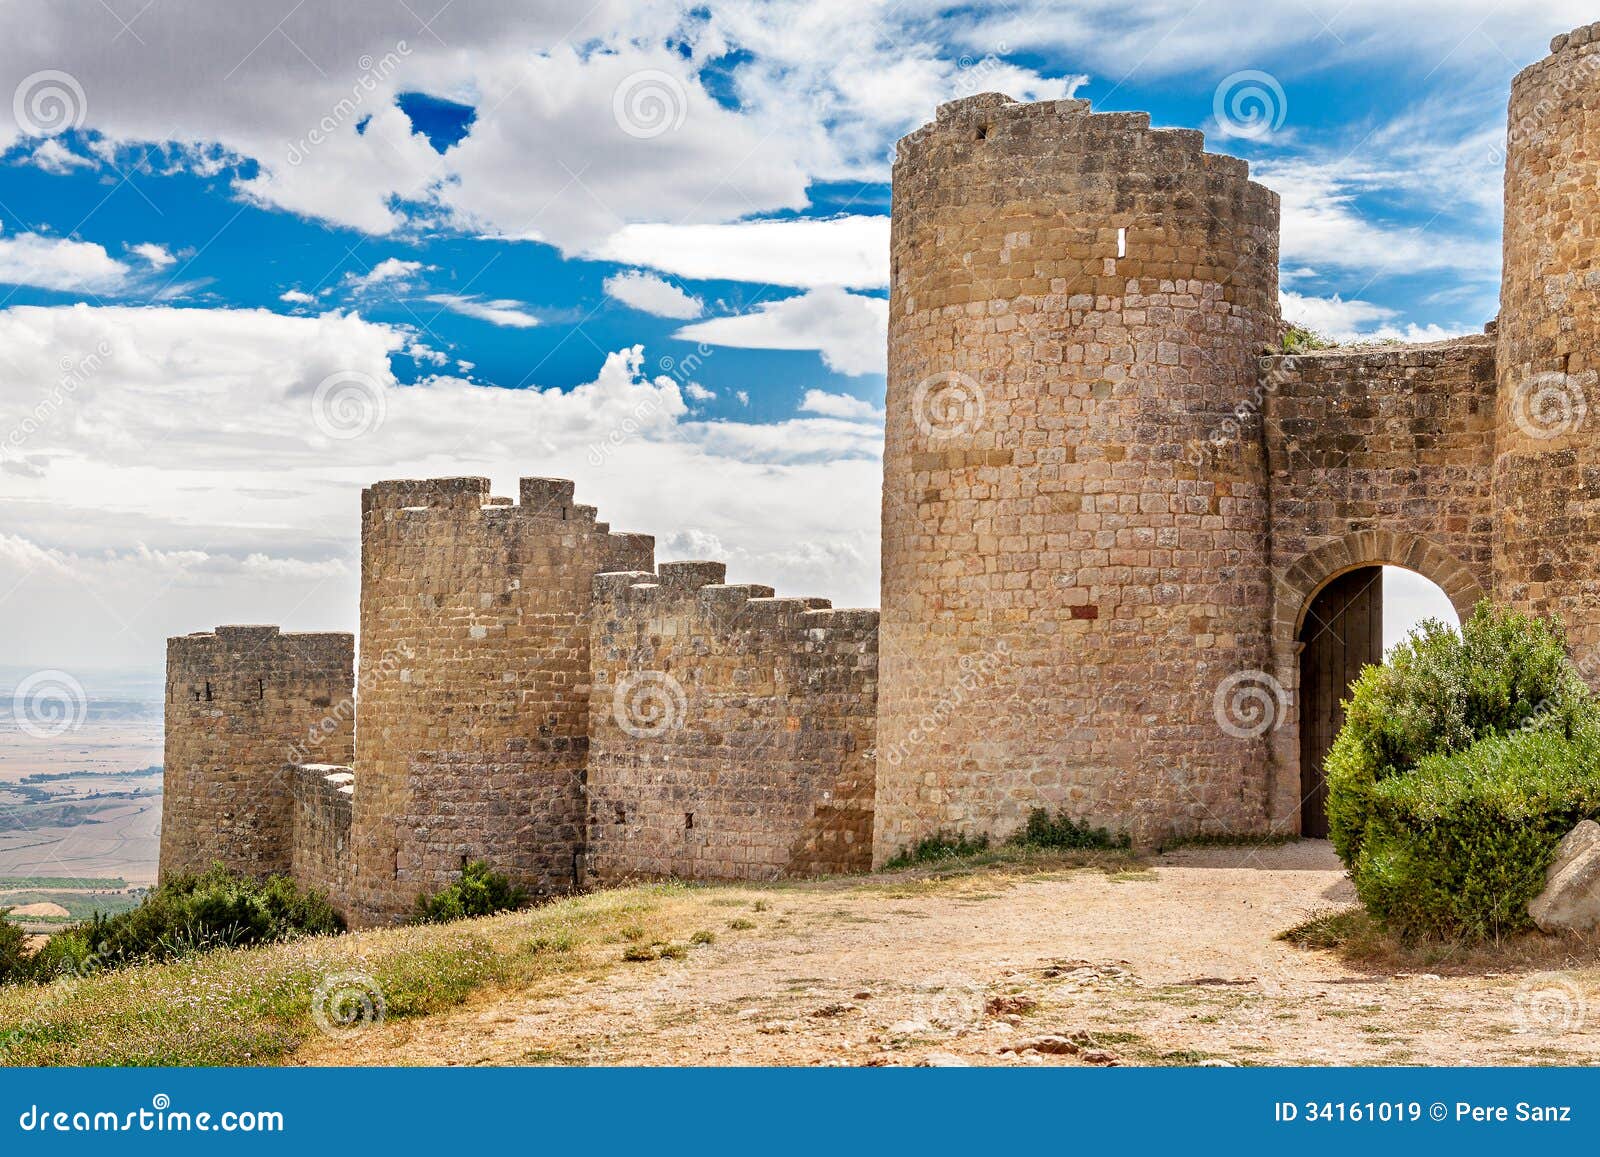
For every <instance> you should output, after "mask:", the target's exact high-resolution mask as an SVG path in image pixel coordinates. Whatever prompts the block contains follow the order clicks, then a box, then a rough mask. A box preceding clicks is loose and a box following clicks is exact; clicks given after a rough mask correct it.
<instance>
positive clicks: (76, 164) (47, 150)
mask: <svg viewBox="0 0 1600 1157" xmlns="http://www.w3.org/2000/svg"><path fill="white" fill-rule="evenodd" d="M28 161H29V163H31V164H33V165H35V166H37V167H38V168H41V169H43V170H44V171H45V172H47V173H54V174H56V175H57V176H60V175H61V174H63V173H70V172H72V170H73V169H92V168H94V162H93V161H91V160H90V159H89V158H88V157H80V156H79V155H78V154H77V153H75V152H73V151H72V150H71V149H69V148H67V147H66V146H65V145H63V144H62V143H61V142H60V141H58V140H56V138H55V137H46V138H45V139H44V140H42V141H40V142H39V143H38V145H36V146H35V147H34V150H33V152H31V153H29V154H28Z"/></svg>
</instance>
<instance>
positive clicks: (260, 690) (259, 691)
mask: <svg viewBox="0 0 1600 1157" xmlns="http://www.w3.org/2000/svg"><path fill="white" fill-rule="evenodd" d="M266 697H267V681H266V680H265V679H257V680H256V698H257V699H265V698H266Z"/></svg>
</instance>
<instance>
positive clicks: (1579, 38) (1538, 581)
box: [1494, 24, 1600, 671]
mask: <svg viewBox="0 0 1600 1157" xmlns="http://www.w3.org/2000/svg"><path fill="white" fill-rule="evenodd" d="M1550 47H1551V55H1550V56H1548V57H1546V58H1545V59H1544V60H1542V61H1540V62H1539V63H1537V64H1534V65H1530V66H1529V67H1528V68H1525V69H1523V71H1522V72H1520V73H1519V74H1518V75H1517V77H1516V79H1515V80H1513V81H1512V84H1511V102H1510V108H1509V131H1508V134H1507V146H1506V202H1505V205H1506V211H1505V233H1504V241H1503V264H1504V271H1503V282H1502V289H1501V294H1500V323H1499V349H1498V365H1499V387H1500V397H1499V422H1498V426H1497V447H1496V448H1497V452H1498V457H1497V459H1496V463H1495V473H1494V497H1495V524H1494V585H1495V589H1496V592H1497V594H1498V595H1499V597H1501V598H1502V599H1504V600H1505V601H1507V602H1510V603H1512V604H1514V605H1517V606H1520V607H1522V608H1523V609H1525V610H1530V611H1535V612H1538V613H1541V614H1549V613H1558V614H1560V615H1561V616H1562V617H1563V618H1564V619H1565V620H1566V623H1567V629H1568V636H1569V639H1570V640H1571V643H1572V645H1573V648H1574V650H1575V651H1576V652H1577V653H1579V655H1580V657H1582V658H1583V659H1584V660H1585V663H1584V666H1585V667H1586V668H1587V669H1589V670H1591V671H1592V670H1600V662H1597V661H1596V660H1597V658H1600V574H1597V572H1596V566H1595V559H1596V558H1597V557H1600V372H1597V371H1600V361H1597V360H1596V359H1597V353H1600V230H1597V229H1596V224H1595V223H1596V221H1597V220H1600V24H1594V25H1590V26H1588V27H1585V28H1579V29H1577V30H1576V31H1574V32H1571V33H1568V34H1566V35H1563V36H1558V37H1556V39H1555V41H1554V42H1553V43H1552V44H1551V46H1550Z"/></svg>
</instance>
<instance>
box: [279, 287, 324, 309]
mask: <svg viewBox="0 0 1600 1157" xmlns="http://www.w3.org/2000/svg"><path fill="white" fill-rule="evenodd" d="M278 300H279V301H287V302H288V303H289V304H290V305H312V304H315V302H316V300H317V299H316V298H314V297H312V296H311V295H310V294H309V293H302V292H300V290H298V289H286V290H284V291H283V292H282V293H280V294H278Z"/></svg>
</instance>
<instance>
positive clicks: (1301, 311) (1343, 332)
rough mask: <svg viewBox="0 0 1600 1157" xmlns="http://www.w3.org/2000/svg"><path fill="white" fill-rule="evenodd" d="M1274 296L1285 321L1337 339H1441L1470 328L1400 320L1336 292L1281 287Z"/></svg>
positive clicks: (1394, 314)
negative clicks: (1311, 293) (1322, 294)
mask: <svg viewBox="0 0 1600 1157" xmlns="http://www.w3.org/2000/svg"><path fill="white" fill-rule="evenodd" d="M1278 300H1279V305H1280V308H1281V310H1282V312H1283V319H1284V320H1285V321H1287V322H1291V323H1293V324H1295V325H1300V326H1304V327H1305V328H1307V329H1309V330H1312V331H1313V332H1315V333H1318V334H1321V335H1322V336H1323V337H1326V338H1331V339H1332V340H1334V341H1339V342H1360V341H1403V342H1429V341H1443V340H1445V339H1446V338H1452V337H1461V336H1463V335H1464V334H1468V333H1472V332H1474V331H1473V330H1470V329H1451V328H1446V327H1444V326H1439V325H1433V324H1429V325H1417V324H1416V323H1415V322H1407V323H1404V324H1401V323H1400V322H1399V319H1400V312H1399V311H1398V310H1394V309H1390V308H1388V307H1387V306H1383V305H1378V304H1376V303H1374V302H1370V301H1362V300H1360V299H1352V300H1349V301H1346V300H1345V299H1343V298H1341V297H1340V296H1339V295H1338V294H1334V295H1333V296H1332V297H1313V296H1308V295H1304V294H1299V293H1293V292H1291V291H1289V290H1284V291H1282V292H1281V293H1279V295H1278Z"/></svg>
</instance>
